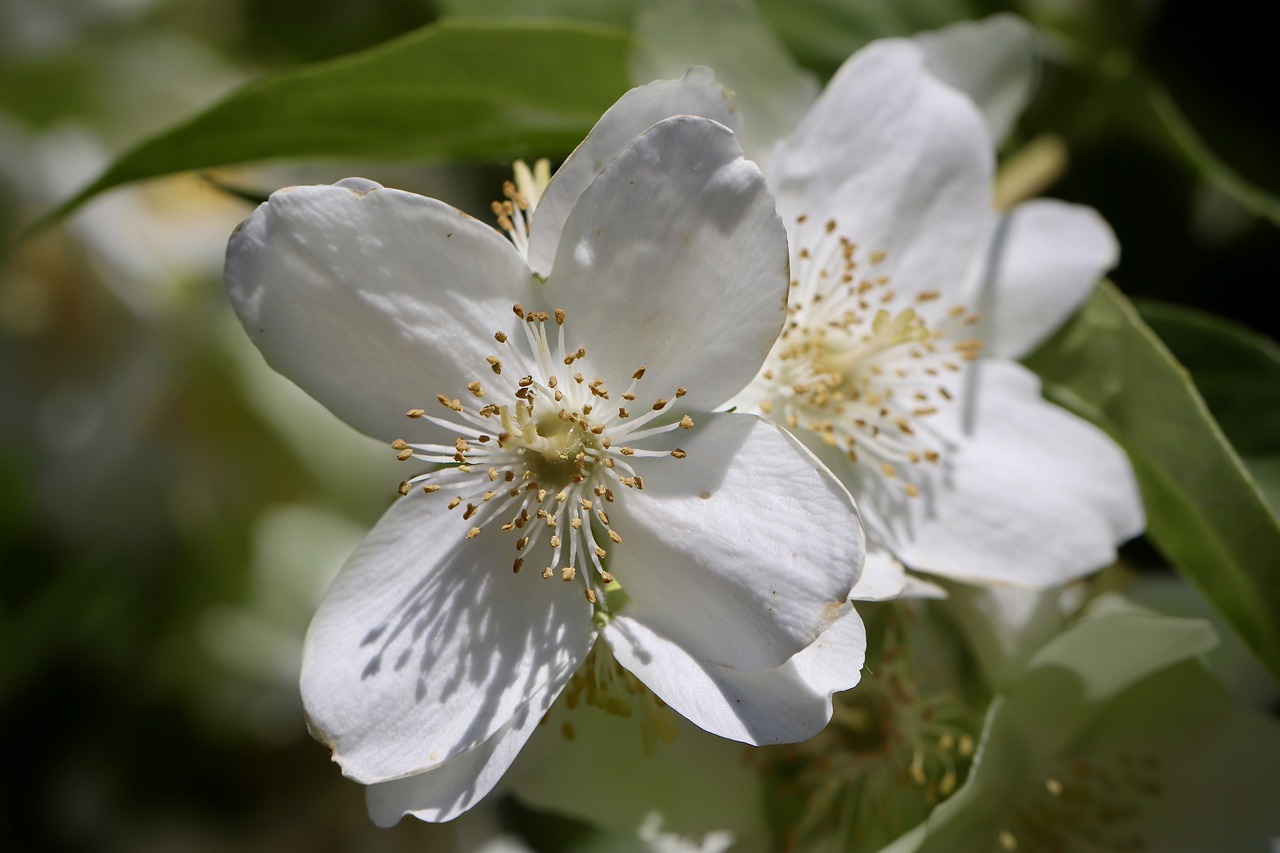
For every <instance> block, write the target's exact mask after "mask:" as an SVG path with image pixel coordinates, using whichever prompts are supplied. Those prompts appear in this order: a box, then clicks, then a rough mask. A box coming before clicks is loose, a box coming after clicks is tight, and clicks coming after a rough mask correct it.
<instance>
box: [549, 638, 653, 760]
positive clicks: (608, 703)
mask: <svg viewBox="0 0 1280 853" xmlns="http://www.w3.org/2000/svg"><path fill="white" fill-rule="evenodd" d="M563 698H564V707H565V709H566V711H569V712H572V711H574V710H575V709H577V708H578V707H580V706H584V705H585V706H589V707H592V708H597V709H599V710H601V711H604V712H605V713H606V714H612V715H614V716H616V717H626V718H632V717H638V718H639V722H640V734H641V737H642V738H643V739H644V747H645V752H646V753H650V754H651V753H652V752H653V751H654V750H655V749H656V748H657V746H658V743H659V742H662V743H671V742H672V741H673V740H675V737H676V733H677V729H676V721H675V714H674V713H673V712H672V711H671V709H670V708H669V707H667V704H666V703H665V702H663V701H662V700H661V699H659V698H658V697H657V696H656V695H654V694H653V692H652V691H651V690H649V688H647V687H646V686H645V685H644V682H642V681H641V680H640V679H639V678H637V677H636V676H635V675H633V674H632V673H631V672H630V671H628V670H627V669H626V667H624V666H623V665H622V664H620V663H618V661H617V659H616V658H614V656H613V653H612V652H611V651H610V650H609V645H608V644H607V643H597V644H596V645H595V647H594V648H592V650H591V653H590V654H588V655H587V659H586V660H585V661H583V663H582V666H581V667H579V668H578V671H577V672H575V673H574V675H573V677H572V678H571V679H569V684H568V686H566V687H565V689H564V694H563ZM560 732H561V734H563V735H564V737H565V738H566V739H567V740H573V738H574V736H575V730H574V726H573V722H572V721H571V720H565V721H564V722H563V723H562V724H561V726H560Z"/></svg>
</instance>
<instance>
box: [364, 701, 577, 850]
mask: <svg viewBox="0 0 1280 853" xmlns="http://www.w3.org/2000/svg"><path fill="white" fill-rule="evenodd" d="M554 699H555V694H551V693H543V694H541V695H539V696H538V697H537V702H536V704H535V703H532V702H531V703H530V704H528V705H525V706H524V707H522V708H520V709H519V710H518V711H516V714H515V716H514V717H512V718H511V719H510V720H508V721H507V722H506V724H504V725H503V726H502V728H500V729H498V731H497V732H495V733H494V735H493V736H492V737H491V738H489V739H488V740H486V741H485V742H484V743H481V744H480V745H479V746H477V747H476V748H475V749H472V750H470V751H469V752H464V753H462V754H461V755H456V756H454V757H453V758H452V759H451V760H450V761H448V762H447V763H445V764H443V765H442V766H440V767H437V768H436V769H435V770H428V771H427V772H426V773H419V774H417V775H414V776H405V777H403V778H401V779H393V780H391V781H389V782H378V783H376V784H373V785H370V786H369V787H367V788H365V804H366V805H367V806H368V808H369V817H370V818H371V819H372V820H373V822H374V823H375V824H377V825H378V826H395V825H396V823H398V822H399V820H400V818H402V817H404V816H405V815H413V816H414V817H416V818H418V819H419V820H426V821H432V822H440V821H446V820H453V819H454V818H455V817H457V816H458V815H460V814H462V813H463V812H465V811H466V810H467V809H469V808H471V807H472V806H474V805H475V804H476V803H477V802H479V801H480V799H481V798H482V797H484V796H485V795H486V794H488V793H489V792H490V791H491V790H493V786H494V785H496V784H498V780H499V779H501V778H502V774H504V773H505V772H506V771H507V768H508V767H510V766H511V762H513V761H515V760H516V756H517V755H518V754H519V753H520V748H521V747H523V746H524V745H525V742H526V741H528V740H529V736H530V735H532V734H533V732H534V730H536V729H537V728H538V723H539V721H541V720H542V715H543V714H545V713H546V712H547V709H548V708H550V707H551V702H552V701H553V700H554Z"/></svg>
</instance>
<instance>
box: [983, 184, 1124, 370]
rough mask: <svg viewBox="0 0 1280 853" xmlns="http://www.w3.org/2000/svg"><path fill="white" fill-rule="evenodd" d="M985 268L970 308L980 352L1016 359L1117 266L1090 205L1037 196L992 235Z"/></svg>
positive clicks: (1111, 238) (1112, 244) (1116, 251)
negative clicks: (978, 326) (977, 322)
mask: <svg viewBox="0 0 1280 853" xmlns="http://www.w3.org/2000/svg"><path fill="white" fill-rule="evenodd" d="M992 239H993V241H994V243H993V245H992V246H991V251H990V257H991V261H990V263H991V268H990V273H989V275H988V277H987V280H986V281H985V282H983V283H981V284H979V285H978V287H979V288H981V290H980V292H979V293H978V294H976V295H975V298H974V301H973V302H972V303H971V304H974V305H976V306H977V308H978V311H979V313H980V314H981V315H982V317H983V321H984V326H983V354H984V355H989V356H999V357H1003V358H1020V357H1022V356H1024V355H1026V354H1027V353H1028V352H1030V351H1031V350H1033V349H1034V348H1035V347H1036V346H1037V345H1038V344H1039V343H1040V342H1041V341H1043V340H1044V339H1045V338H1047V337H1048V336H1049V334H1050V333H1052V332H1053V331H1054V330H1055V329H1057V328H1058V327H1059V326H1060V325H1062V323H1063V322H1065V321H1066V319H1067V318H1068V317H1069V316H1071V314H1073V313H1074V312H1075V310H1076V309H1077V308H1079V307H1080V306H1081V305H1082V304H1084V301H1085V300H1086V299H1087V298H1088V297H1089V294H1090V293H1092V292H1093V288H1094V286H1095V285H1096V284H1097V283H1098V280H1099V279H1101V278H1102V276H1103V275H1104V274H1105V273H1106V272H1107V270H1109V269H1111V268H1112V267H1113V266H1115V264H1116V261H1117V260H1118V259H1119V256H1120V246H1119V244H1118V243H1117V242H1116V237H1115V234H1114V233H1112V231H1111V228H1110V226H1108V225H1107V223H1106V221H1105V220H1103V218H1102V217H1101V216H1099V215H1098V212H1097V211H1096V210H1094V209H1093V208H1091V207H1084V206H1082V205H1075V204H1066V203H1064V202H1060V201H1053V200H1051V199H1037V200H1035V201H1029V202H1027V203H1025V204H1022V205H1019V206H1018V207H1016V208H1014V209H1013V211H1012V212H1011V213H1009V214H1008V215H1007V216H1005V217H1004V219H1003V220H1002V221H1001V222H1000V223H999V224H998V225H997V227H996V229H995V232H994V235H993V237H992Z"/></svg>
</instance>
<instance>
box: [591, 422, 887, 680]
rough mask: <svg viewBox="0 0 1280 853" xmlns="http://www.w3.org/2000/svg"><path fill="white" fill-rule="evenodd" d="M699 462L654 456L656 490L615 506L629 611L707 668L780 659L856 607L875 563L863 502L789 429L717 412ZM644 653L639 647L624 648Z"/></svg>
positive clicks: (692, 455) (619, 568)
mask: <svg viewBox="0 0 1280 853" xmlns="http://www.w3.org/2000/svg"><path fill="white" fill-rule="evenodd" d="M683 447H684V449H685V450H686V451H687V453H688V457H687V458H686V459H672V458H670V457H668V458H666V459H646V460H644V461H645V462H646V463H649V464H647V465H646V466H645V468H644V469H643V472H642V473H643V476H644V489H643V490H636V489H632V490H627V491H626V493H625V494H621V495H619V496H618V500H617V502H616V503H614V504H612V505H611V508H610V510H609V514H610V515H611V516H612V521H613V527H614V529H615V530H617V531H618V532H619V533H620V535H621V537H622V544H621V545H619V546H618V547H616V548H615V549H613V554H612V563H611V565H610V571H612V573H613V574H614V576H615V577H617V579H618V581H619V582H620V583H621V584H622V587H623V589H624V590H625V591H626V593H627V595H628V596H629V600H628V601H627V603H626V605H625V607H624V608H623V611H622V612H624V613H625V614H626V616H627V617H628V618H629V619H631V620H634V621H635V622H638V623H641V624H643V625H644V626H645V627H646V628H647V629H648V630H650V631H652V632H653V633H654V634H656V635H658V636H661V637H664V638H665V639H667V640H670V641H671V642H673V643H675V644H677V645H679V646H680V647H682V648H683V649H684V651H685V652H686V653H688V654H689V655H690V656H691V657H692V658H694V659H695V660H697V661H698V662H699V665H703V664H709V663H714V664H719V665H722V666H729V667H733V668H735V669H741V670H745V671H758V670H762V669H770V668H773V667H775V666H778V665H779V664H781V663H783V662H784V661H786V660H788V659H789V658H791V657H792V655H794V654H796V653H797V652H798V651H800V650H801V649H802V648H804V647H805V646H807V645H809V643H811V642H812V641H813V640H814V639H815V638H817V636H818V634H820V633H821V632H822V631H823V630H824V629H825V628H826V627H827V626H828V625H829V624H831V622H832V621H833V620H834V619H835V617H836V616H837V615H838V614H839V612H840V610H841V608H842V607H843V605H844V603H845V601H846V599H847V597H848V592H849V590H850V589H852V588H853V584H854V582H855V581H856V579H857V576H858V570H859V567H860V566H861V565H862V555H863V540H862V532H861V528H860V526H859V524H858V520H857V515H856V512H855V511H854V508H853V502H852V499H851V498H850V497H849V495H848V492H846V491H845V489H844V487H843V486H841V485H840V484H839V483H838V482H837V481H836V480H835V478H834V477H832V476H831V474H830V473H829V472H827V471H826V469H825V468H820V467H817V462H816V460H814V459H813V457H812V456H811V454H809V452H808V451H806V450H805V449H804V448H803V447H801V446H800V444H799V443H798V442H796V441H795V439H793V438H792V437H791V436H790V435H789V434H787V433H786V432H785V431H783V430H782V429H781V428H779V427H778V426H776V425H775V424H773V423H770V422H768V421H765V420H762V419H760V418H757V417H755V416H752V415H738V414H722V415H704V416H702V423H701V426H700V428H699V429H695V431H694V433H693V434H692V435H689V436H688V437H687V439H686V440H685V442H684V444H683ZM615 652H616V653H617V654H619V656H621V655H622V654H624V653H625V654H628V655H629V659H634V658H635V657H636V656H643V655H644V654H646V653H647V652H646V650H645V649H643V648H638V649H634V650H631V651H629V652H623V651H622V650H621V649H618V648H617V647H615Z"/></svg>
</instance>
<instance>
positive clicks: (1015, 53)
mask: <svg viewBox="0 0 1280 853" xmlns="http://www.w3.org/2000/svg"><path fill="white" fill-rule="evenodd" d="M914 40H915V42H916V43H917V44H919V45H920V47H921V48H922V49H923V50H924V56H925V64H926V65H927V66H928V68H929V72H930V73H931V74H933V75H934V76H935V77H937V78H938V79H940V80H942V81H943V82H944V83H946V84H948V85H950V86H953V87H955V88H956V89H959V90H960V91H962V92H964V93H965V94H966V95H968V96H969V97H970V98H972V99H973V100H974V102H975V103H976V104H977V105H978V109H980V110H982V115H983V117H984V118H985V119H986V122H987V128H988V131H989V132H990V134H991V138H992V140H993V141H994V142H995V143H996V144H997V145H999V144H1000V143H1001V142H1003V141H1004V138H1005V137H1006V136H1008V135H1009V131H1010V130H1012V129H1013V126H1014V124H1015V123H1016V122H1017V120H1018V116H1020V115H1021V114H1022V110H1023V109H1024V108H1025V107H1026V105H1027V103H1028V102H1029V101H1030V100H1031V93H1032V91H1033V90H1034V89H1035V84H1036V72H1037V71H1038V67H1037V56H1036V34H1035V30H1034V29H1033V28H1032V27H1031V25H1030V24H1028V23H1027V22H1026V21H1024V20H1022V19H1021V18H1019V17H1017V16H1016V15H1009V14H1002V15H992V16H991V17H990V18H985V19H983V20H981V21H962V22H960V23H957V24H952V25H951V26H949V27H945V28H944V29H941V30H935V31H934V32H929V33H921V34H920V35H917V36H916V37H915V39H914Z"/></svg>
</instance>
